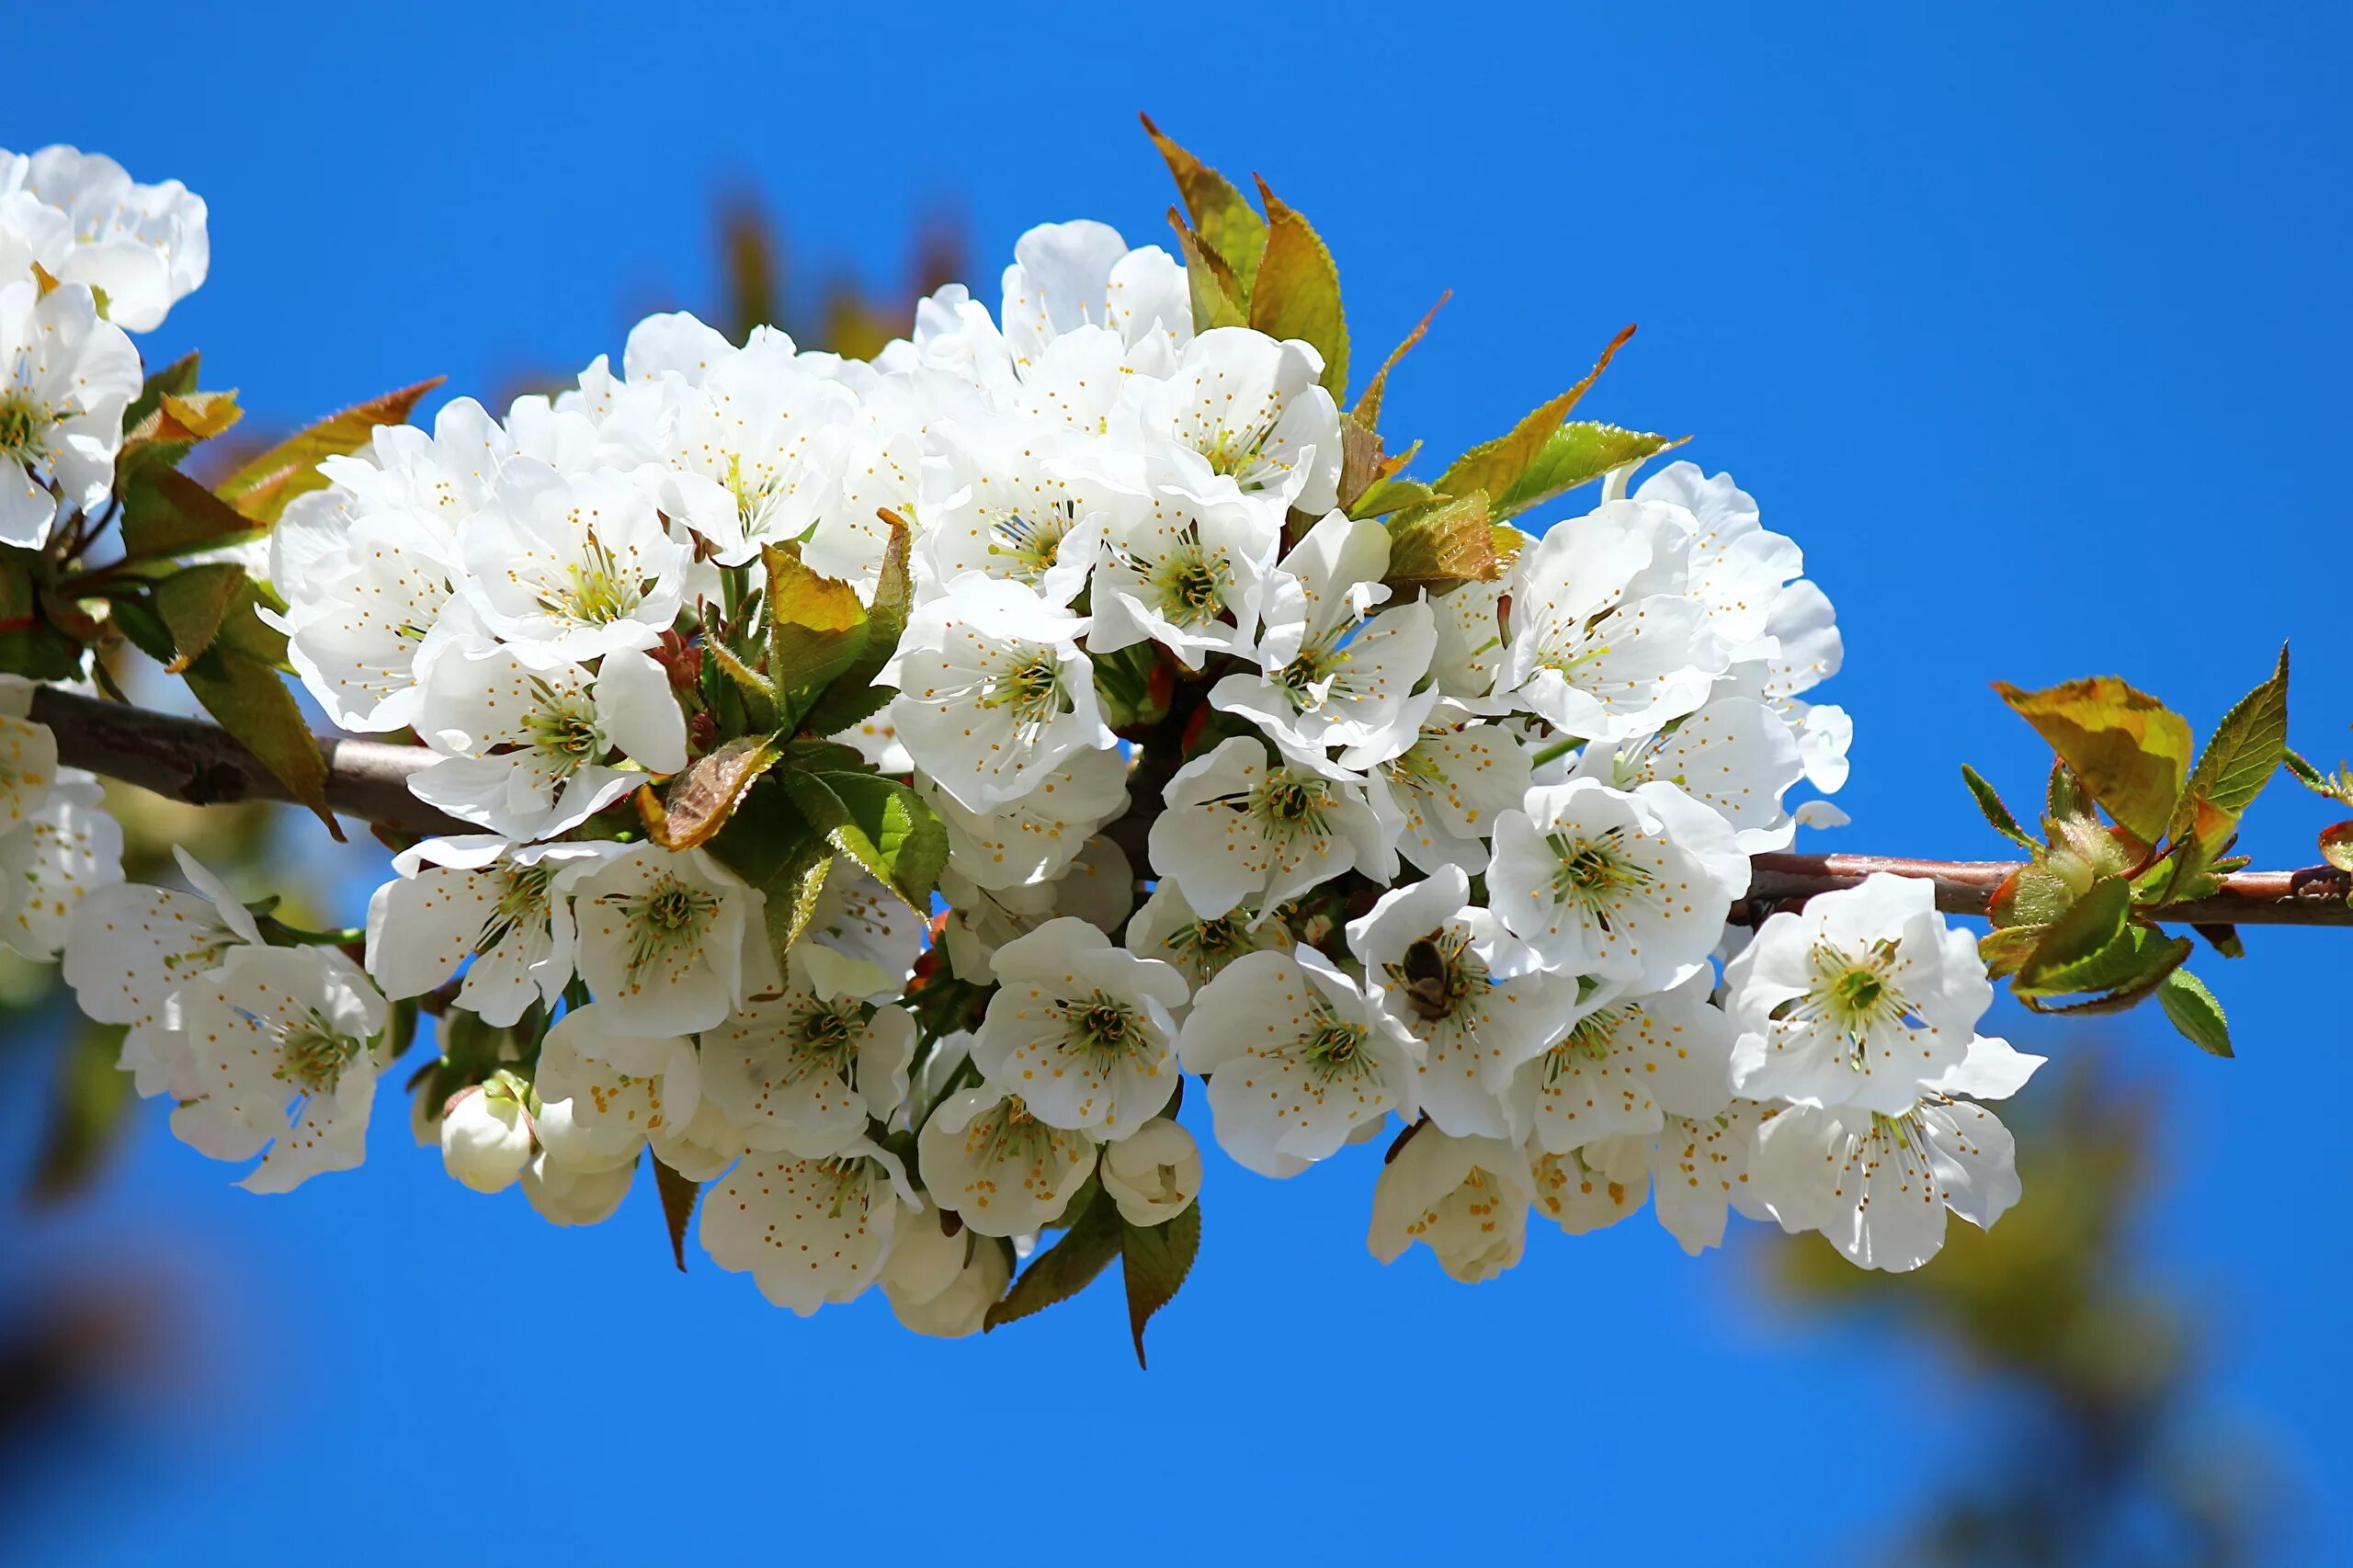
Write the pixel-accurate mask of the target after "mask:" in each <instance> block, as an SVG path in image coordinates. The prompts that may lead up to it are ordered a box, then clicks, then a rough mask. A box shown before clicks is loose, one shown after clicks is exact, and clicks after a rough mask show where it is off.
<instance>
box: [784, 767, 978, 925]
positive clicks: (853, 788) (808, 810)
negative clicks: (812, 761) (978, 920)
mask: <svg viewBox="0 0 2353 1568" xmlns="http://www.w3.org/2000/svg"><path fill="white" fill-rule="evenodd" d="M777 778H778V781H779V783H781V784H782V785H783V786H784V789H785V792H786V793H787V794H788V795H790V797H791V799H792V803H793V804H794V805H796V806H798V807H799V808H800V809H801V815H802V816H803V817H806V818H807V819H808V820H809V822H810V823H811V824H813V825H814V826H815V827H816V828H817V829H818V830H819V831H820V832H822V833H824V835H825V836H826V838H827V840H828V841H829V842H830V843H831V844H832V845H833V846H834V847H835V849H838V850H839V851H841V852H842V853H843V854H845V855H847V856H848V857H849V858H851V859H853V860H855V861H857V862H858V864H859V865H861V866H863V867H865V868H866V869H867V870H868V871H869V872H870V873H871V874H872V875H873V877H874V878H875V880H876V881H880V882H881V883H882V884H883V885H884V886H885V887H887V888H889V889H890V890H891V891H892V892H895V893H897V894H898V895H899V897H901V898H902V899H904V900H905V901H906V903H907V905H908V907H909V908H911V909H913V910H915V913H917V914H918V915H929V914H930V913H931V893H932V890H933V889H934V888H935V887H937V886H938V883H939V873H940V870H941V869H942V868H944V867H945V866H946V865H947V864H948V827H947V824H944V823H942V822H941V821H940V820H939V815H938V812H934V811H933V810H932V809H931V806H930V804H929V803H928V802H927V801H925V800H924V798H923V797H922V796H921V795H918V794H916V793H915V790H914V789H913V788H912V787H911V786H909V785H905V784H901V783H899V782H898V781H896V780H895V779H890V778H882V777H881V775H879V774H874V773H807V772H803V771H801V769H799V768H790V769H787V770H786V771H784V772H782V773H779V774H778V775H777Z"/></svg>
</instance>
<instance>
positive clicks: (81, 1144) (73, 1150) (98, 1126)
mask: <svg viewBox="0 0 2353 1568" xmlns="http://www.w3.org/2000/svg"><path fill="white" fill-rule="evenodd" d="M127 1032H128V1031H127V1030H126V1029H124V1028H123V1027H122V1026H121V1025H120V1024H98V1023H92V1022H90V1021H89V1020H88V1019H86V1018H85V1019H83V1020H81V1022H80V1023H79V1024H78V1026H76V1027H75V1028H74V1029H73V1032H72V1037H71V1038H70V1039H69V1040H67V1041H66V1044H65V1049H64V1051H63V1052H61V1053H60V1054H59V1056H58V1059H57V1074H56V1077H55V1079H54V1080H53V1081H52V1085H51V1094H50V1103H49V1117H48V1120H47V1123H46V1124H45V1125H44V1127H43V1128H42V1130H41V1141H40V1153H38V1154H37V1155H35V1156H34V1158H33V1168H32V1176H31V1181H30V1184H29V1187H28V1196H30V1197H31V1199H33V1200H34V1201H35V1202H37V1203H54V1202H58V1201H60V1200H62V1199H68V1198H72V1197H74V1196H76V1195H77V1194H79V1193H82V1192H84V1191H85V1190H87V1189H88V1187H89V1186H90V1184H91V1182H92V1181H94V1180H95V1179H97V1175H98V1172H99V1170H100V1169H101V1168H102V1167H103V1166H104V1165H105V1162H106V1158H107V1155H108V1153H110V1152H111V1151H112V1150H113V1149H114V1147H115V1145H116V1144H117V1143H119V1142H120V1141H121V1137H122V1131H123V1128H124V1126H125V1125H126V1124H127V1122H128V1119H129V1113H130V1110H131V1107H132V1106H134V1105H136V1104H137V1103H138V1101H137V1100H136V1098H134V1097H133V1096H132V1095H131V1074H128V1073H126V1072H124V1071H123V1070H122V1069H121V1068H120V1067H119V1066H118V1065H117V1062H119V1059H120V1057H121V1055H122V1037H123V1036H124V1034H125V1033H127Z"/></svg>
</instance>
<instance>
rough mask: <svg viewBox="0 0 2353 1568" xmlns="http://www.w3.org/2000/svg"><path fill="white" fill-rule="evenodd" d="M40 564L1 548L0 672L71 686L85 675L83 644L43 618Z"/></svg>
mask: <svg viewBox="0 0 2353 1568" xmlns="http://www.w3.org/2000/svg"><path fill="white" fill-rule="evenodd" d="M39 568H40V558H39V557H38V556H36V555H35V554H34V553H33V552H32V551H29V550H19V549H17V548H16V547H15V546H12V545H0V672H5V673H6V674H9V675H17V676H26V677H27V678H28V679H31V680H72V679H74V677H75V676H79V675H80V674H81V673H82V644H81V643H80V642H76V641H75V640H74V639H73V638H72V637H69V636H67V635H66V634H65V633H64V632H63V631H59V630H58V629H57V628H56V627H55V626H53V625H51V623H50V621H49V620H48V619H47V618H46V617H44V616H43V615H42V613H41V596H40V590H39V589H38V588H37V587H36V586H35V585H34V574H35V572H36V571H37V570H38V569H39Z"/></svg>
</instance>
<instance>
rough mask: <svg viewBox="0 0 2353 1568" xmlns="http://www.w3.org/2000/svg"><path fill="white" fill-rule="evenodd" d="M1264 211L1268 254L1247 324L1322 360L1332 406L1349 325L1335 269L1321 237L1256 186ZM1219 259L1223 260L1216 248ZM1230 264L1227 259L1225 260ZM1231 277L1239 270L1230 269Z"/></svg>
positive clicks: (1344, 380) (1343, 378) (1343, 373)
mask: <svg viewBox="0 0 2353 1568" xmlns="http://www.w3.org/2000/svg"><path fill="white" fill-rule="evenodd" d="M1258 199H1259V200H1260V201H1261V202H1262V203H1264V204H1265V206H1266V209H1267V250H1266V254H1265V255H1264V256H1261V257H1260V258H1259V261H1258V274H1257V278H1256V281H1255V282H1254V283H1252V284H1251V285H1250V286H1249V290H1248V291H1249V296H1250V324H1251V325H1252V326H1254V327H1256V328H1257V329H1258V330H1259V331H1260V332H1263V333H1265V334H1266V335H1267V336H1269V337H1278V338H1290V337H1296V338H1299V339H1301V340H1302V341H1303V342H1306V343H1309V344H1312V345H1313V346H1314V348H1315V351H1316V352H1317V353H1318V354H1321V355H1323V356H1324V375H1323V385H1324V391H1326V392H1330V393H1331V394H1332V397H1333V399H1334V401H1338V399H1339V398H1340V396H1341V395H1342V394H1343V393H1344V392H1347V385H1348V326H1347V317H1346V314H1345V313H1344V312H1342V311H1341V309H1340V269H1339V267H1337V266H1336V265H1335V264H1334V262H1333V260H1332V253H1331V251H1330V250H1328V249H1326V248H1325V246H1324V240H1323V237H1322V236H1321V235H1319V234H1317V233H1316V232H1315V230H1314V228H1313V226H1312V225H1311V224H1310V223H1309V222H1307V220H1306V219H1304V218H1302V217H1301V216H1300V215H1299V214H1298V213H1297V212H1295V211H1293V210H1291V209H1290V208H1288V207H1286V206H1284V205H1283V204H1282V203H1281V202H1280V201H1279V200H1277V199H1275V193H1274V192H1273V191H1272V190H1270V189H1268V188H1267V182H1266V181H1265V180H1263V179H1262V180H1260V181H1259V182H1258ZM1219 254H1220V255H1223V254H1224V252H1223V249H1222V247H1220V251H1219ZM1229 259H1231V258H1229ZM1234 271H1235V276H1236V277H1237V278H1239V277H1240V276H1242V273H1243V269H1242V268H1241V267H1235V269H1234Z"/></svg>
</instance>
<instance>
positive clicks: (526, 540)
mask: <svg viewBox="0 0 2353 1568" xmlns="http://www.w3.org/2000/svg"><path fill="white" fill-rule="evenodd" d="M460 551H461V552H462V556H463V559H464V562H465V567H466V572H467V578H466V584H465V594H466V597H467V599H468V601H469V603H470V604H471V605H472V608H473V609H474V611H475V613H476V614H478V615H479V616H480V617H481V618H482V621H483V625H484V626H486V627H488V628H489V629H490V631H492V632H494V633H495V634H496V635H497V636H498V637H499V638H501V639H502V640H503V641H505V642H506V643H507V644H508V646H510V647H511V648H512V649H513V650H514V652H515V656H516V657H517V658H519V659H521V660H522V661H523V662H524V663H525V664H528V665H531V666H533V667H534V668H538V669H554V668H558V667H560V666H562V665H567V664H572V665H579V664H585V663H586V662H587V661H589V660H590V659H593V658H596V657H597V655H599V654H601V653H614V652H617V651H620V650H623V649H643V648H651V647H653V646H654V643H655V642H657V641H658V640H659V638H660V636H661V634H662V633H663V632H664V631H667V630H669V627H670V624H671V622H672V621H674V620H676V619H677V615H678V608H679V606H680V604H681V602H682V599H683V597H684V589H685V583H686V576H687V562H688V550H687V547H686V546H684V545H682V544H680V543H678V542H677V541H676V540H674V539H672V538H671V537H670V535H669V534H668V533H667V532H666V531H665V529H664V528H663V526H662V517H661V515H660V514H659V513H658V512H656V511H655V510H654V503H653V502H652V501H651V500H650V499H648V498H647V496H646V495H645V494H644V492H643V491H642V490H641V489H640V488H638V487H637V486H636V485H634V484H632V483H630V482H629V480H627V479H626V478H624V477H623V476H621V475H620V474H618V473H615V472H610V471H601V472H585V473H559V472H556V471H555V470H554V469H552V468H550V467H549V466H547V465H546V464H544V463H542V462H540V461H538V460H534V459H530V458H523V457H517V458H516V459H514V460H512V461H510V462H508V463H507V465H506V469H505V470H504V471H503V472H501V473H500V475H499V479H498V487H497V489H496V490H495V492H494V493H493V494H492V496H491V498H490V501H489V504H488V505H487V506H484V507H483V510H482V511H481V512H480V513H479V514H477V515H476V516H475V517H473V519H472V523H471V525H470V526H469V527H468V528H467V529H466V531H465V534H464V537H463V538H462V539H461V540H460Z"/></svg>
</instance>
